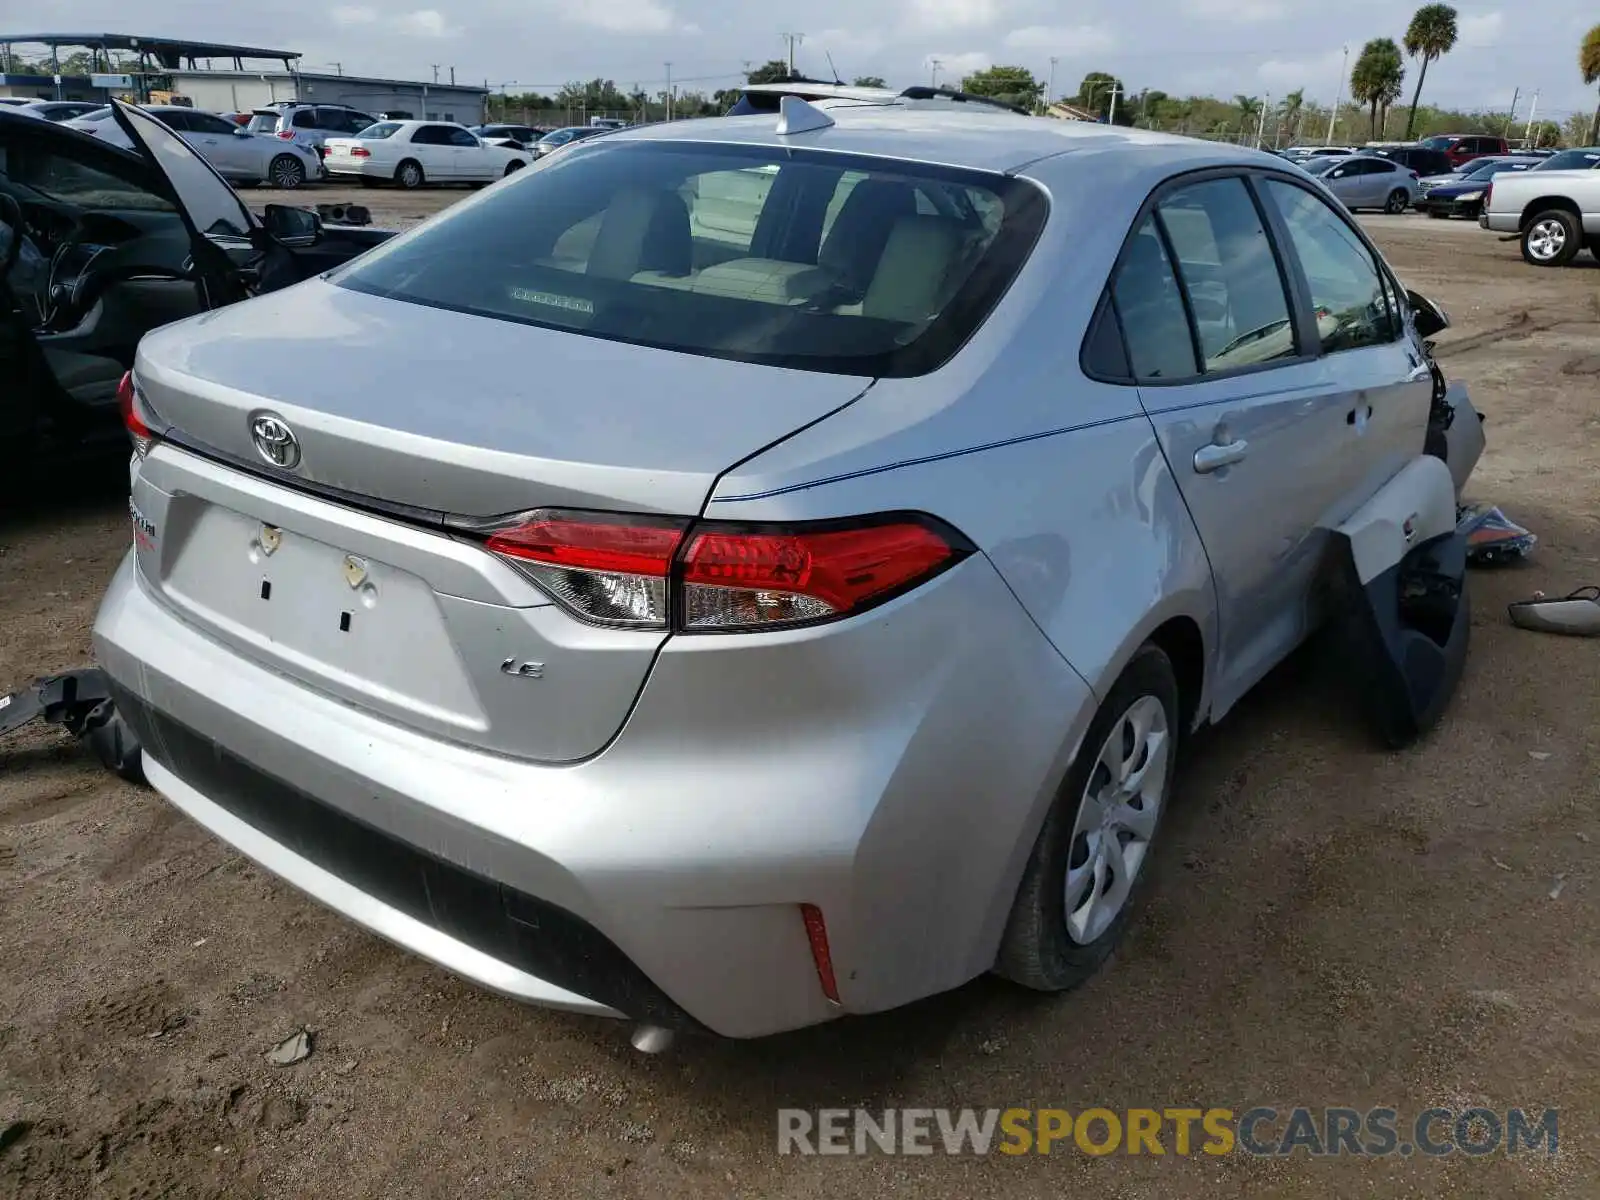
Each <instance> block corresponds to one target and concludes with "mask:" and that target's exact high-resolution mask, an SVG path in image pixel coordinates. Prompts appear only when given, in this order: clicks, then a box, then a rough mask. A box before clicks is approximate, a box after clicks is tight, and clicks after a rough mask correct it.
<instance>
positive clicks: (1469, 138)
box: [1422, 133, 1511, 167]
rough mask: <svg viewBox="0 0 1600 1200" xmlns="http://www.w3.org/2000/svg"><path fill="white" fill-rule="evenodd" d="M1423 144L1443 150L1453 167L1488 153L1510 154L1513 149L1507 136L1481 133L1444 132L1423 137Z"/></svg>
mask: <svg viewBox="0 0 1600 1200" xmlns="http://www.w3.org/2000/svg"><path fill="white" fill-rule="evenodd" d="M1422 145H1423V146H1425V147H1426V148H1427V149H1429V150H1440V151H1443V152H1444V153H1445V154H1446V155H1447V156H1448V157H1449V159H1450V165H1451V166H1453V167H1459V166H1460V165H1461V164H1462V163H1464V162H1471V161H1472V160H1473V159H1475V158H1482V157H1483V156H1484V155H1486V154H1508V153H1510V150H1511V148H1510V147H1509V146H1507V145H1506V140H1505V138H1503V137H1491V136H1490V135H1488V134H1479V133H1442V134H1440V135H1439V136H1438V137H1431V138H1423V139H1422Z"/></svg>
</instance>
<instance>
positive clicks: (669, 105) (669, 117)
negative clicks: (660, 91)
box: [667, 63, 672, 121]
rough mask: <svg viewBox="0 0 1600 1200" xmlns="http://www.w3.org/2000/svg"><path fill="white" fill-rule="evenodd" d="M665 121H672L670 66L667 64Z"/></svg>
mask: <svg viewBox="0 0 1600 1200" xmlns="http://www.w3.org/2000/svg"><path fill="white" fill-rule="evenodd" d="M667 120H669V121H670V120H672V64H671V63H668V64H667Z"/></svg>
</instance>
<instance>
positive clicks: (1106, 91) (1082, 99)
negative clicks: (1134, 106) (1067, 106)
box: [1072, 71, 1127, 121]
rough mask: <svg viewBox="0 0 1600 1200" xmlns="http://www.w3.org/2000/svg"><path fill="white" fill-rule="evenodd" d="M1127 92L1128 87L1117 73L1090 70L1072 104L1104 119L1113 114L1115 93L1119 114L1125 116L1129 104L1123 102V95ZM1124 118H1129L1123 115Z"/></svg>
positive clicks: (1079, 86)
mask: <svg viewBox="0 0 1600 1200" xmlns="http://www.w3.org/2000/svg"><path fill="white" fill-rule="evenodd" d="M1126 94H1127V89H1126V88H1124V87H1123V86H1122V80H1120V79H1118V78H1117V77H1116V76H1115V75H1107V74H1106V73H1105V72H1104V71H1090V72H1089V73H1088V74H1087V75H1085V76H1084V77H1083V82H1082V83H1080V84H1079V85H1078V94H1077V95H1075V96H1074V97H1072V104H1073V107H1075V108H1081V109H1083V110H1084V111H1085V112H1092V113H1093V114H1094V115H1095V116H1096V117H1098V118H1099V119H1100V120H1102V121H1104V120H1106V119H1107V118H1108V117H1109V116H1110V114H1111V99H1112V96H1113V95H1116V96H1117V97H1118V103H1117V116H1118V117H1123V114H1124V113H1126V112H1127V105H1125V104H1123V103H1122V102H1121V97H1122V96H1124V95H1126ZM1123 120H1124V121H1126V120H1127V118H1126V117H1123Z"/></svg>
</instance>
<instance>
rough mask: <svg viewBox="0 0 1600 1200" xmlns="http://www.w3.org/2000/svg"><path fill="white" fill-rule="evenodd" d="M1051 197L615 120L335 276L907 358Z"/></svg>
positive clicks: (549, 318) (474, 308)
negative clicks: (616, 126) (638, 132)
mask: <svg viewBox="0 0 1600 1200" xmlns="http://www.w3.org/2000/svg"><path fill="white" fill-rule="evenodd" d="M1047 209H1048V204H1047V202H1046V200H1045V199H1044V196H1043V194H1042V193H1041V192H1040V191H1039V190H1038V189H1037V188H1035V187H1034V186H1033V185H1032V184H1029V183H1027V182H1025V181H1022V180H1018V179H1012V178H1007V177H1005V176H1002V175H995V174H990V173H987V172H971V171H959V170H954V169H949V168H939V167H931V166H925V165H922V164H911V163H901V162H896V161H894V160H889V159H882V158H857V157H854V156H847V155H839V154H828V153H823V152H817V151H806V150H788V149H785V148H782V147H768V146H712V145H695V144H690V143H680V142H655V141H650V142H643V141H640V142H629V141H624V142H619V141H615V140H613V139H610V138H607V139H603V140H602V141H600V142H597V143H595V145H594V146H592V147H590V148H588V149H585V150H584V151H583V152H582V153H576V152H575V153H573V154H572V155H571V156H567V155H559V156H556V157H554V158H551V159H545V160H543V161H542V163H541V165H539V166H537V167H535V168H534V169H532V170H529V171H526V172H524V173H522V174H521V175H520V176H519V177H518V178H517V179H516V180H514V181H513V182H511V183H508V184H505V185H502V186H500V187H496V188H494V189H492V190H491V191H488V192H486V193H484V195H483V196H482V197H481V198H479V199H478V200H476V201H474V202H472V203H469V204H465V205H461V206H459V207H457V208H453V209H450V210H448V211H447V212H445V213H444V214H443V215H441V216H440V217H438V218H436V219H435V220H433V221H432V222H430V223H428V224H426V225H424V226H422V227H420V228H419V229H418V230H416V231H415V232H414V233H411V234H408V235H405V236H402V237H400V238H397V239H395V240H394V241H391V242H389V243H387V244H386V245H384V246H382V247H379V248H378V249H377V250H375V251H373V252H371V253H369V254H367V255H365V256H364V257H362V258H361V259H359V260H357V261H356V262H354V263H352V264H351V265H350V266H349V267H347V268H345V269H343V270H341V271H339V272H337V273H335V274H334V275H333V276H332V278H333V280H334V281H335V282H337V283H338V284H339V285H340V286H342V287H346V288H350V289H352V290H354V291H359V292H366V293H369V294H371V295H376V296H385V297H389V298H391V299H396V300H404V301H409V302H411V303H414V304H425V305H432V306H435V307H438V308H446V309H451V310H454V311H457V312H467V313H475V314H478V315H481V316H487V317H494V318H498V319H500V320H506V321H515V322H520V323H523V324H529V325H538V326H542V327H546V328H552V329H562V330H568V331H571V332H573V333H581V334H585V335H588V336H590V337H599V338H606V339H609V340H612V341H619V342H631V343H635V344H639V345H647V346H658V347H662V348H664V349H670V350H681V351H685V352H688V353H691V354H704V355H709V356H712V357H716V358H731V359H738V360H741V361H746V362H759V363H766V364H770V365H774V366H783V367H792V368H798V369H802V370H811V371H827V372H834V373H839V374H849V375H875V376H907V375H919V374H922V373H924V372H926V371H930V370H933V369H934V368H935V367H937V366H938V365H939V364H940V363H942V362H944V361H945V360H946V359H948V358H949V357H950V356H951V355H952V354H954V353H955V351H956V350H957V349H959V348H960V346H961V345H962V343H963V342H965V341H966V339H967V338H968V337H969V336H971V334H972V333H973V331H974V330H976V329H977V328H978V326H979V325H980V324H982V322H983V321H984V319H985V318H986V317H987V316H988V315H989V313H990V311H991V310H992V309H993V308H994V306H995V304H996V303H998V302H999V300H1000V297H1001V296H1002V295H1003V294H1004V293H1005V290H1006V288H1007V287H1008V286H1009V285H1010V283H1011V281H1012V279H1013V278H1015V276H1016V274H1017V272H1018V270H1019V269H1020V268H1021V267H1022V264H1023V263H1024V261H1026V259H1027V256H1028V254H1029V252H1030V250H1031V249H1032V247H1033V244H1034V241H1035V239H1036V238H1037V236H1038V233H1039V230H1040V229H1041V228H1042V226H1043V224H1044V219H1045V215H1046V212H1047Z"/></svg>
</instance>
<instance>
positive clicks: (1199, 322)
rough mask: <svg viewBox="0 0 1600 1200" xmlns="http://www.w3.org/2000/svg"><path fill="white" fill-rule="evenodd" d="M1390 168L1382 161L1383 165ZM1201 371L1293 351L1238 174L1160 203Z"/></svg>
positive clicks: (1290, 328) (1289, 323) (1284, 303)
mask: <svg viewBox="0 0 1600 1200" xmlns="http://www.w3.org/2000/svg"><path fill="white" fill-rule="evenodd" d="M1385 165H1388V164H1385ZM1158 211H1159V213H1160V214H1161V222H1162V224H1163V225H1164V226H1165V227H1166V231H1167V239H1168V242H1169V244H1170V245H1171V246H1172V252H1173V254H1174V255H1175V256H1176V258H1177V260H1178V272H1179V275H1180V276H1181V279H1182V284H1183V288H1184V291H1185V293H1186V294H1187V296H1188V299H1189V310H1190V312H1191V313H1192V314H1193V316H1194V325H1195V330H1196V332H1197V333H1198V335H1199V338H1200V351H1201V354H1202V356H1203V360H1204V361H1203V366H1204V369H1205V370H1206V372H1207V373H1211V372H1215V371H1227V370H1234V369H1237V368H1239V367H1249V366H1258V365H1260V364H1261V363H1266V362H1272V361H1274V360H1276V359H1281V358H1294V357H1296V356H1297V355H1298V354H1299V350H1298V348H1297V346H1296V343H1295V328H1294V320H1293V318H1292V316H1291V313H1290V307H1289V297H1288V293H1287V291H1286V290H1285V288H1284V283H1283V275H1282V273H1281V272H1280V271H1279V268H1278V259H1277V255H1276V253H1275V252H1274V250H1273V246H1272V239H1271V238H1270V237H1269V236H1268V235H1267V230H1266V227H1265V225H1263V223H1262V221H1261V214H1260V213H1259V212H1258V211H1257V210H1256V206H1255V201H1254V200H1253V199H1252V198H1251V196H1250V190H1249V188H1247V187H1246V186H1245V183H1244V180H1242V179H1212V180H1207V181H1206V182H1204V183H1197V184H1193V185H1191V186H1189V187H1184V188H1180V189H1178V190H1176V191H1174V192H1171V193H1169V194H1168V195H1167V196H1166V197H1165V198H1164V199H1162V201H1161V203H1160V205H1159V206H1158Z"/></svg>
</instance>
